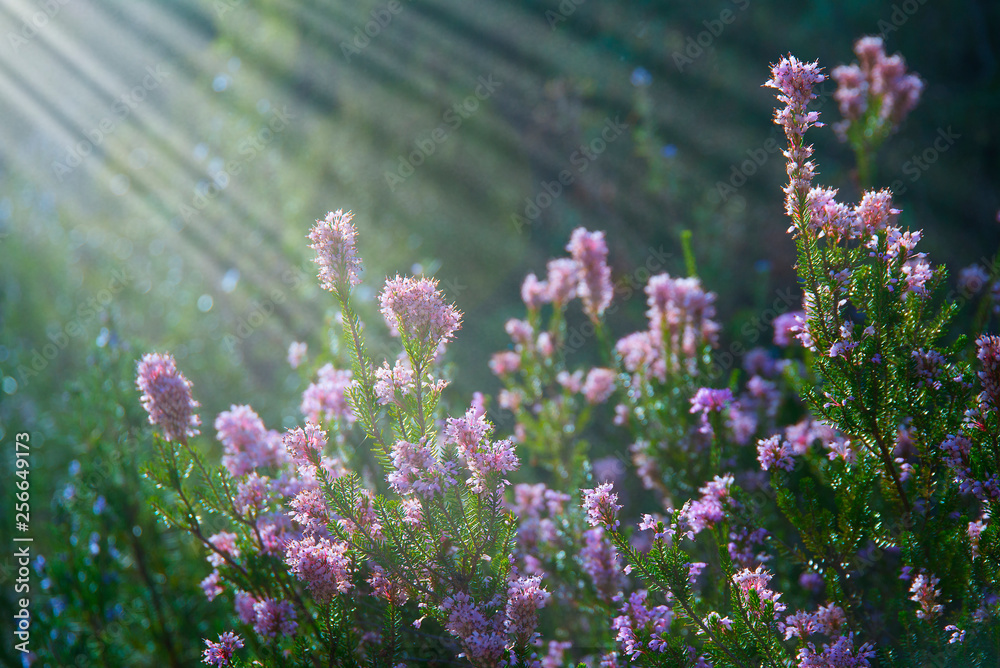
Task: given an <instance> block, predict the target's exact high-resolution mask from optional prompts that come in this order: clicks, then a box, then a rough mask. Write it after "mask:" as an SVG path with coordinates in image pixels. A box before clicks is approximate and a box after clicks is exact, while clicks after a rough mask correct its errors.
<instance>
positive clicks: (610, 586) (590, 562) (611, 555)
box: [580, 527, 625, 601]
mask: <svg viewBox="0 0 1000 668" xmlns="http://www.w3.org/2000/svg"><path fill="white" fill-rule="evenodd" d="M583 540H584V545H583V547H582V548H580V566H581V567H582V568H583V571H584V572H585V573H586V574H587V575H589V576H590V579H591V580H593V582H594V587H595V588H596V589H597V594H598V596H599V597H600V598H601V600H603V601H611V600H612V598H613V597H614V596H615V595H616V594H618V593H619V592H620V591H621V589H622V587H623V586H624V585H625V578H624V577H623V575H622V564H621V561H620V560H619V558H618V551H617V550H616V549H615V546H614V545H612V544H611V541H610V540H608V539H607V537H606V536H605V535H604V528H603V527H594V528H593V529H588V530H587V531H585V532H583Z"/></svg>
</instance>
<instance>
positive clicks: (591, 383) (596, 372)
mask: <svg viewBox="0 0 1000 668" xmlns="http://www.w3.org/2000/svg"><path fill="white" fill-rule="evenodd" d="M614 391H615V372H614V371H613V370H612V369H604V368H601V367H596V368H593V369H591V370H590V371H589V372H587V380H585V381H584V382H583V396H585V397H586V398H587V401H588V402H589V403H592V404H603V403H604V402H605V401H607V400H608V398H609V397H610V396H611V395H612V394H614Z"/></svg>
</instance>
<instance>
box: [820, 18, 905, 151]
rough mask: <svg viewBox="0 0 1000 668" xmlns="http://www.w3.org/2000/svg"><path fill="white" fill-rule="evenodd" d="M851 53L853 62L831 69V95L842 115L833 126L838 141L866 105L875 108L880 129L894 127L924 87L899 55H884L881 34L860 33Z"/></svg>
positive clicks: (901, 119) (845, 134) (861, 113)
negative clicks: (838, 121) (861, 35)
mask: <svg viewBox="0 0 1000 668" xmlns="http://www.w3.org/2000/svg"><path fill="white" fill-rule="evenodd" d="M854 53H855V55H857V57H858V60H857V61H856V62H854V63H852V64H850V65H841V66H839V67H835V68H834V69H833V71H832V72H831V73H830V74H831V76H832V77H833V79H834V81H836V82H837V92H835V93H834V94H833V96H834V99H836V100H837V104H838V105H839V107H840V113H841V115H842V116H843V117H844V120H843V121H841V122H840V123H837V124H835V125H834V126H833V129H834V130H835V131H836V132H837V135H838V136H839V137H840V139H841V141H846V140H847V132H848V128H850V126H851V123H853V122H855V121H858V120H860V119H861V118H862V117H863V116H865V114H866V113H867V112H868V111H869V109H872V110H877V113H878V121H879V130H878V132H879V133H883V132H888V131H891V130H893V129H895V128H896V127H897V126H898V125H899V124H900V123H902V122H903V119H905V118H906V116H907V115H908V114H909V113H910V112H911V111H912V110H913V108H914V107H915V106H916V105H917V102H918V101H919V100H920V94H921V92H922V91H923V89H924V84H923V82H922V81H921V80H920V77H918V76H916V75H915V74H907V72H906V61H904V60H903V57H902V56H901V55H899V54H898V53H897V54H896V55H893V56H886V55H885V49H884V47H883V45H882V38H881V37H871V36H869V37H862V38H861V39H859V40H858V41H857V42H856V43H855V44H854Z"/></svg>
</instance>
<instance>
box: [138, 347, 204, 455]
mask: <svg viewBox="0 0 1000 668" xmlns="http://www.w3.org/2000/svg"><path fill="white" fill-rule="evenodd" d="M135 384H136V387H137V388H139V391H140V392H142V406H143V408H145V409H146V412H148V413H149V424H155V425H159V426H160V428H161V429H163V437H164V438H165V439H167V440H168V441H186V440H187V437H188V436H195V435H197V434H198V430H197V429H196V427H197V426H198V425H200V424H201V420H200V419H199V418H198V416H197V415H196V414H195V412H194V411H195V409H196V408H198V406H199V404H198V402H197V401H195V400H194V399H193V398H191V387H192V385H191V381H189V380H188V379H187V378H185V377H184V374H182V373H181V372H179V371H178V370H177V365H176V364H175V362H174V357H173V355H170V354H169V353H168V354H164V355H161V354H159V353H147V354H146V355H143V357H142V359H141V360H140V361H139V364H138V366H137V372H136V379H135Z"/></svg>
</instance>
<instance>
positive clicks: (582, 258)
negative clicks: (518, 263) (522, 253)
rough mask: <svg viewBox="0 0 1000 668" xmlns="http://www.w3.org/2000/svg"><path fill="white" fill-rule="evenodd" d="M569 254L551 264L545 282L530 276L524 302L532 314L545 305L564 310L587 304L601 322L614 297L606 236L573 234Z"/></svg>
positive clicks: (523, 288) (523, 290)
mask: <svg viewBox="0 0 1000 668" xmlns="http://www.w3.org/2000/svg"><path fill="white" fill-rule="evenodd" d="M566 250H567V251H569V252H570V254H571V256H572V257H569V258H557V259H555V260H550V261H549V263H548V265H547V266H546V277H545V280H544V281H540V280H538V277H537V276H535V274H528V276H527V277H526V278H525V279H524V283H523V284H522V285H521V299H522V300H523V301H524V305H525V306H527V307H528V309H529V310H531V311H537V310H538V309H539V308H541V307H542V305H543V304H550V303H551V304H553V305H554V306H555V307H557V308H559V309H562V308H564V307H565V306H566V304H568V303H569V302H570V301H572V300H573V299H575V298H577V297H580V298H581V299H582V300H583V310H584V311H585V312H586V313H587V315H588V316H589V317H590V318H591V320H593V321H594V322H597V321H598V320H599V319H600V317H601V315H603V313H604V311H605V309H607V307H608V306H609V305H610V304H611V300H612V298H613V297H614V286H613V285H612V283H611V268H610V267H608V263H607V258H608V246H607V243H606V242H605V241H604V232H588V231H587V230H585V229H584V228H582V227H579V228H577V229H575V230H573V234H572V235H571V237H570V241H569V244H568V245H567V246H566Z"/></svg>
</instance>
